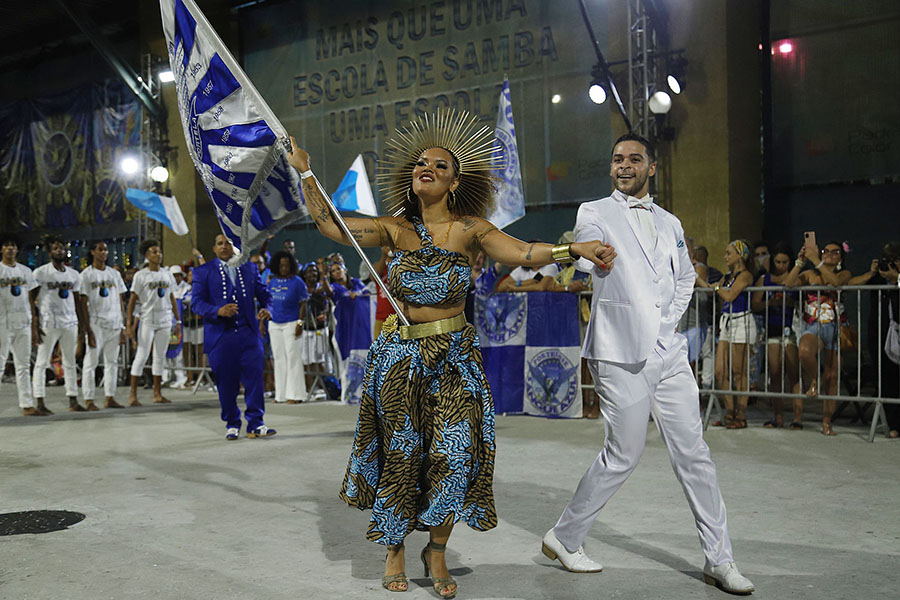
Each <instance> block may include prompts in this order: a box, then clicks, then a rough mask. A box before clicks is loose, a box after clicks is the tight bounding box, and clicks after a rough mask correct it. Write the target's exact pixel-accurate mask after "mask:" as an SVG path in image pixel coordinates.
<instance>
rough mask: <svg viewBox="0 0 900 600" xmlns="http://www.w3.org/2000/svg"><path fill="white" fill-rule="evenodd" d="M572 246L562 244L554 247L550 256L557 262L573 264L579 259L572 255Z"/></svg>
mask: <svg viewBox="0 0 900 600" xmlns="http://www.w3.org/2000/svg"><path fill="white" fill-rule="evenodd" d="M571 248H572V244H560V245H559V246H553V249H552V250H551V251H550V256H552V257H553V260H554V261H555V262H572V261H574V260H575V259H576V258H577V257H576V256H573V255H572V249H571Z"/></svg>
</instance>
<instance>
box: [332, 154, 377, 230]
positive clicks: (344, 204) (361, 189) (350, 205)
mask: <svg viewBox="0 0 900 600" xmlns="http://www.w3.org/2000/svg"><path fill="white" fill-rule="evenodd" d="M331 201H332V202H334V205H335V206H336V207H337V208H338V210H341V211H354V212H358V213H360V214H363V215H369V216H370V217H377V216H378V209H376V208H375V196H373V195H372V187H371V186H370V185H369V175H368V174H367V173H366V163H365V162H364V161H363V157H362V154H358V155H357V156H356V160H354V161H353V164H352V165H350V170H349V171H347V174H346V175H344V179H343V180H342V181H341V184H340V185H339V186H338V189H337V191H335V192H334V195H333V196H331Z"/></svg>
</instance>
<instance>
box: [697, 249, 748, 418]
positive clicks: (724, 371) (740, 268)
mask: <svg viewBox="0 0 900 600" xmlns="http://www.w3.org/2000/svg"><path fill="white" fill-rule="evenodd" d="M749 261H750V244H749V243H748V242H747V241H745V240H734V241H733V242H731V243H730V244H728V246H727V247H726V248H725V265H726V266H727V267H728V274H727V275H726V276H725V277H724V279H723V280H722V282H721V283H716V284H711V283H707V282H706V281H704V280H703V279H702V278H700V277H698V278H697V285H699V286H700V287H708V288H713V289H714V290H715V292H716V294H718V296H719V298H720V299H722V300H723V301H724V302H723V303H722V317H721V318H720V319H719V346H718V348H717V349H716V382H719V383H725V382H731V381H732V378H733V385H734V388H733V387H732V386H731V385H728V389H735V388H737V390H738V391H747V390H748V389H749V385H748V384H749V382H748V374H749V360H748V359H749V356H748V355H749V354H750V353H749V351H748V346H752V345H753V343H754V342H755V341H756V321H754V320H753V313H751V312H750V298H749V296H750V294H749V292H746V291H744V290H745V288H746V287H747V286H749V285H752V284H753V274H752V273H751V272H750V269H749V268H748V266H747V265H748V263H749ZM728 365H731V368H730V369H729V366H728ZM729 371H730V373H729ZM725 411H726V414H725V427H726V428H727V429H744V428H745V427H747V396H738V397H737V400H736V401H735V398H734V396H732V395H726V396H725Z"/></svg>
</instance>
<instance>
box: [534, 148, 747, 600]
mask: <svg viewBox="0 0 900 600" xmlns="http://www.w3.org/2000/svg"><path fill="white" fill-rule="evenodd" d="M655 172H656V159H655V154H654V151H653V148H652V146H651V144H650V143H649V142H648V141H647V140H645V139H643V138H641V137H640V136H638V135H636V134H631V133H630V134H626V135H624V136H622V137H621V138H619V139H618V140H617V141H616V144H615V146H614V148H613V155H612V164H611V169H610V176H611V177H612V179H613V181H614V183H615V187H616V191H615V192H613V195H612V196H610V197H607V198H603V199H600V200H595V201H593V202H586V203H584V204H582V205H581V207H580V208H579V209H578V218H577V221H576V225H575V240H576V241H583V240H595V239H600V240H603V241H604V242H605V243H607V244H612V245H613V246H614V247H615V248H616V251H617V252H618V255H619V257H618V261H617V264H616V268H615V269H612V270H609V271H604V270H601V269H598V268H596V267H594V265H593V264H591V263H589V262H587V261H584V260H583V259H580V260H579V261H578V263H577V265H576V266H577V267H578V269H579V270H582V271H585V272H588V273H591V275H592V276H593V280H594V293H593V306H592V309H591V320H590V323H589V324H588V329H587V332H586V334H585V340H584V347H583V348H582V355H583V356H584V358H586V359H587V361H588V365H589V367H590V370H591V375H592V376H593V379H594V386H595V389H596V391H597V394H598V395H599V396H600V406H601V410H602V412H603V418H604V421H605V425H606V441H605V443H604V445H603V449H602V450H601V452H600V454H599V456H598V457H597V459H596V460H595V461H594V462H593V464H592V465H591V466H590V467H589V468H588V470H587V472H586V473H585V474H584V476H583V477H582V479H581V482H580V483H579V484H578V488H577V489H576V490H575V495H574V496H573V497H572V500H571V501H570V502H569V504H568V506H566V508H565V510H564V511H563V513H562V515H561V516H560V518H559V521H558V522H557V523H556V525H555V526H554V527H553V528H552V529H551V530H550V531H548V532H547V534H546V535H545V536H544V539H543V546H542V550H543V552H544V554H546V555H547V556H548V557H549V558H551V559H556V558H558V559H559V560H560V562H561V563H562V564H563V566H565V567H566V568H567V569H568V570H570V571H576V572H597V571H600V570H602V568H603V567H602V566H601V565H600V564H599V563H597V562H595V561H593V560H591V559H590V558H589V557H588V556H587V555H586V554H585V553H584V549H583V546H582V543H583V541H584V538H585V537H586V536H587V534H588V531H589V530H590V529H591V526H592V525H593V523H594V520H595V518H596V517H597V515H598V514H599V512H600V509H602V508H603V506H604V505H605V504H606V502H607V501H608V500H609V499H610V498H611V497H612V495H613V494H614V493H615V492H616V490H617V489H619V486H620V485H622V484H623V483H624V482H625V480H626V479H627V478H628V476H629V475H630V474H631V472H632V471H633V470H634V468H635V467H636V466H637V463H638V460H639V459H640V457H641V453H642V452H643V450H644V443H645V441H646V437H647V421H648V417H649V416H650V415H651V414H652V415H653V420H654V422H655V423H656V426H657V428H658V429H659V432H660V434H661V435H662V439H663V442H664V443H665V445H666V447H667V448H668V450H669V457H670V459H671V462H672V468H673V469H674V471H675V475H676V477H677V478H678V480H679V482H680V483H681V486H682V488H683V489H684V493H685V496H686V497H687V500H688V504H689V505H690V507H691V511H692V512H693V513H694V518H695V520H696V523H697V530H698V532H699V534H700V545H701V547H702V548H703V553H704V554H705V555H706V565H705V566H704V569H703V571H704V575H705V579H706V582H707V583H709V584H711V585H716V586H718V587H720V588H721V589H723V590H725V591H727V592H731V593H736V594H750V593H751V592H753V590H754V587H753V584H752V583H750V581H749V580H748V579H747V578H745V577H743V576H742V575H741V574H740V572H739V571H738V569H737V566H735V564H734V557H733V555H732V549H731V540H730V539H729V537H728V527H727V524H726V517H725V503H724V501H723V500H722V494H721V493H720V492H719V485H718V481H717V479H716V468H715V465H714V464H713V462H712V459H711V458H710V453H709V447H708V446H707V445H706V442H704V441H703V427H702V425H701V422H700V408H699V406H698V404H697V393H698V390H697V384H696V382H695V380H694V376H693V373H692V372H691V367H690V365H689V363H688V360H687V347H686V340H685V338H684V336H682V335H681V334H678V333H676V332H675V326H676V325H677V324H678V321H679V319H680V318H681V315H682V314H683V313H684V311H685V309H686V308H687V307H688V304H689V302H690V299H691V294H692V292H693V290H694V280H695V278H696V274H695V272H694V268H693V265H692V264H691V259H690V256H689V255H688V249H687V247H686V245H685V242H684V231H683V230H682V227H681V222H680V221H679V220H678V219H677V218H676V217H675V216H674V215H672V214H671V213H668V212H666V211H665V210H663V209H661V208H660V207H659V206H656V205H655V204H653V199H652V198H651V197H650V196H649V195H648V194H647V189H648V180H649V178H650V176H652V175H654V174H655Z"/></svg>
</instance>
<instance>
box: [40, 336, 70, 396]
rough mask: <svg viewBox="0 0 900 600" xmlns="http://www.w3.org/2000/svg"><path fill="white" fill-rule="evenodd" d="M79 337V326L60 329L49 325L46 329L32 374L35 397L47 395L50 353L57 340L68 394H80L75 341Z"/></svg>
mask: <svg viewBox="0 0 900 600" xmlns="http://www.w3.org/2000/svg"><path fill="white" fill-rule="evenodd" d="M77 337H78V328H77V327H72V328H71V329H60V328H58V327H48V328H46V329H44V339H43V341H42V342H41V343H40V345H39V346H38V349H37V357H36V358H35V359H34V373H33V374H32V387H33V388H34V397H35V398H45V397H46V396H47V369H49V368H50V355H51V353H52V352H53V347H54V346H56V342H59V351H60V354H62V367H63V377H64V378H65V380H66V396H68V397H70V398H72V397H77V396H78V371H77V368H76V367H75V342H76V341H77Z"/></svg>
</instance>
